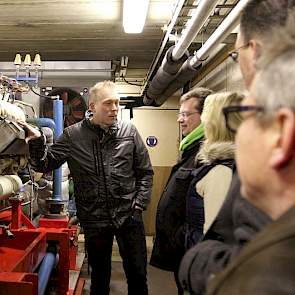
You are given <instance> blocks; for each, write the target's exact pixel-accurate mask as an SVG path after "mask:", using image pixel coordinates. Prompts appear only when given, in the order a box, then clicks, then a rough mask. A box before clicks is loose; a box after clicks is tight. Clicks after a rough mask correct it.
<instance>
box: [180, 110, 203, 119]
mask: <svg viewBox="0 0 295 295" xmlns="http://www.w3.org/2000/svg"><path fill="white" fill-rule="evenodd" d="M199 113H200V112H199V111H196V112H180V113H178V114H177V119H180V118H182V119H187V118H188V117H189V116H191V115H193V114H199Z"/></svg>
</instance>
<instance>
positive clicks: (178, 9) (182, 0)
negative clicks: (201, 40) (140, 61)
mask: <svg viewBox="0 0 295 295" xmlns="http://www.w3.org/2000/svg"><path fill="white" fill-rule="evenodd" d="M185 1H186V0H179V1H178V3H177V6H176V7H175V10H174V13H173V16H172V19H171V21H170V23H169V25H168V28H167V31H166V34H165V37H164V38H163V41H162V43H161V47H160V49H159V50H158V53H157V55H156V57H155V58H154V60H153V62H152V66H151V67H150V69H149V72H148V75H147V78H146V81H145V84H144V86H143V89H146V87H147V83H148V81H149V80H150V78H151V75H152V73H153V72H154V70H155V67H156V65H157V63H158V61H159V59H160V57H161V55H162V52H163V50H164V47H165V46H166V44H167V42H168V40H169V36H170V34H171V32H172V30H173V27H174V26H175V24H176V21H177V18H178V16H179V14H180V12H181V9H182V8H183V5H184V3H185ZM143 92H144V90H143ZM143 92H142V93H141V95H143Z"/></svg>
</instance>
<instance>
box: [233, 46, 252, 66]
mask: <svg viewBox="0 0 295 295" xmlns="http://www.w3.org/2000/svg"><path fill="white" fill-rule="evenodd" d="M249 45H250V42H248V43H246V44H244V45H242V46H240V47H238V48H237V49H234V50H232V51H230V52H229V53H228V56H229V57H231V59H232V60H233V62H236V63H237V62H238V59H239V51H240V50H241V49H243V48H247V47H249Z"/></svg>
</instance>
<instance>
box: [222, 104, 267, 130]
mask: <svg viewBox="0 0 295 295" xmlns="http://www.w3.org/2000/svg"><path fill="white" fill-rule="evenodd" d="M249 111H252V112H264V111H265V108H264V107H262V106H256V105H235V106H227V107H224V108H222V113H223V115H224V119H225V126H226V128H227V129H228V130H229V131H231V132H233V133H236V132H237V129H233V128H231V126H230V124H229V114H230V113H241V112H249Z"/></svg>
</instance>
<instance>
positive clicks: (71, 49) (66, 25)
mask: <svg viewBox="0 0 295 295" xmlns="http://www.w3.org/2000/svg"><path fill="white" fill-rule="evenodd" d="M237 1H238V0H228V1H226V0H220V7H219V9H218V11H216V13H214V15H212V16H211V18H210V22H208V23H207V24H206V29H205V30H203V31H202V32H201V34H200V35H199V37H198V39H197V40H196V42H195V43H193V44H192V46H191V47H190V52H191V53H193V51H194V50H195V49H196V48H199V47H200V46H201V43H202V42H204V38H207V37H208V36H209V35H210V33H211V32H212V31H213V30H214V29H215V28H216V26H218V24H219V23H220V22H221V21H222V20H223V18H224V16H225V15H227V14H228V12H229V11H230V9H231V8H232V7H233V6H234V5H233V4H235V3H236V2H237ZM177 2H178V1H175V0H150V5H149V12H148V17H147V20H146V24H145V27H144V31H143V33H141V34H126V33H124V31H123V27H122V11H123V7H122V6H123V1H120V0H104V1H103V0H101V1H100V0H38V1H35V0H14V1H10V0H3V1H1V2H0V40H1V46H0V62H1V61H2V62H3V61H5V62H11V63H13V60H14V56H15V54H16V53H20V54H21V55H22V56H24V55H25V54H26V53H30V54H31V55H32V56H34V55H35V54H36V53H40V54H41V58H42V60H43V61H45V62H46V61H110V62H111V64H112V77H113V78H114V79H115V77H116V75H117V76H118V72H119V70H120V59H121V57H122V56H128V58H129V62H128V67H127V73H126V79H130V80H131V81H136V82H137V81H140V82H143V81H144V79H145V78H146V76H147V73H148V71H149V69H150V68H151V66H152V63H153V60H154V59H155V57H156V56H157V53H158V51H159V48H160V46H161V44H162V40H163V38H164V36H165V30H163V28H164V27H165V26H166V27H167V25H168V24H169V22H170V21H171V18H172V15H173V11H174V9H175V7H176V5H177ZM195 4H196V1H193V0H187V1H184V6H183V8H182V10H181V13H180V14H179V16H178V18H177V21H176V23H175V26H174V28H173V30H172V34H174V35H175V36H176V35H177V34H180V33H181V31H182V29H183V28H184V26H185V24H186V22H187V20H188V19H189V18H190V15H191V13H192V10H193V9H195V8H196V5H195ZM134 13H136V11H135V12H134ZM171 45H173V42H172V41H170V42H167V44H165V46H164V50H163V52H162V55H163V54H164V53H165V51H166V49H167V48H168V47H170V46H171ZM160 61H161V58H160V59H159V63H160ZM0 72H1V69H0Z"/></svg>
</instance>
